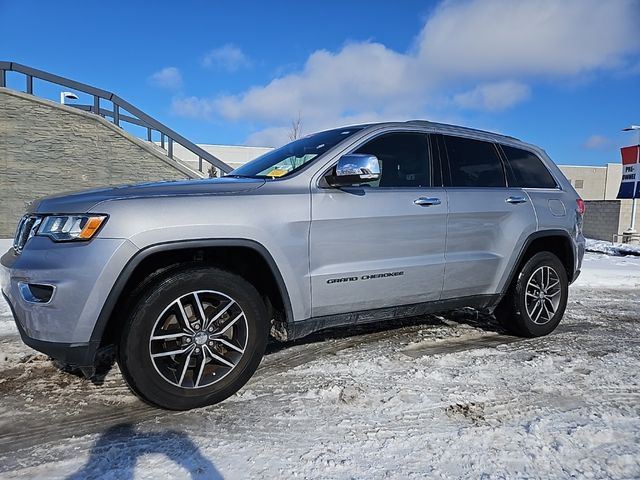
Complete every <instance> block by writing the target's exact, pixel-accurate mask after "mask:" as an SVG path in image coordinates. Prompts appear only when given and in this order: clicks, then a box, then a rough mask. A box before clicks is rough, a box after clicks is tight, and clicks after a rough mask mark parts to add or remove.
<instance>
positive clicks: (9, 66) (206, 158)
mask: <svg viewBox="0 0 640 480" xmlns="http://www.w3.org/2000/svg"><path fill="white" fill-rule="evenodd" d="M6 72H17V73H21V74H23V75H24V76H25V81H26V86H25V91H26V93H28V94H31V95H33V79H34V78H37V79H39V80H44V81H45V82H49V83H53V84H57V85H62V86H64V87H67V88H70V89H73V90H77V91H80V92H83V93H86V94H87V95H92V96H93V105H69V106H73V107H76V108H79V109H81V110H85V111H88V112H92V113H95V114H98V115H100V116H101V117H110V118H111V119H112V120H113V123H114V124H115V125H117V126H120V124H121V123H122V122H127V123H131V124H133V125H138V126H140V127H143V128H146V129H147V138H146V140H147V141H149V142H151V141H152V133H153V132H154V131H157V132H159V133H160V147H161V148H162V149H163V150H164V151H165V153H166V155H167V156H168V157H169V158H170V159H172V160H175V159H174V155H173V144H174V143H177V144H179V145H182V146H183V147H184V148H186V149H187V150H189V151H190V152H192V153H193V154H195V155H196V156H197V157H198V170H200V172H202V173H207V172H206V171H205V170H203V162H207V163H208V164H210V165H211V166H213V167H215V168H216V169H218V170H220V171H222V172H224V173H229V172H230V171H231V170H233V168H232V167H230V166H229V165H227V164H226V163H224V162H223V161H222V160H220V159H219V158H218V157H216V156H215V155H212V154H211V153H209V152H207V151H206V150H204V149H203V148H201V147H199V146H198V145H196V144H195V143H193V142H191V141H190V140H187V139H186V138H185V137H183V136H182V135H180V134H179V133H177V132H175V131H174V130H172V129H170V128H169V127H167V126H166V125H164V124H162V123H160V122H159V121H157V120H156V119H154V118H152V117H150V116H149V115H147V114H146V113H144V112H143V111H142V110H140V109H139V108H137V107H135V106H133V105H131V104H130V103H129V102H127V101H126V100H123V99H122V98H120V97H119V96H118V95H116V94H114V93H112V92H108V91H106V90H102V89H100V88H96V87H92V86H91V85H87V84H85V83H81V82H76V81H75V80H70V79H68V78H65V77H61V76H59V75H54V74H52V73H48V72H45V71H43V70H38V69H36V68H31V67H27V66H25V65H21V64H19V63H15V62H4V61H0V87H6V84H7V76H6V75H7V73H6ZM100 100H106V101H109V102H111V104H112V106H113V107H112V109H111V110H109V109H106V108H103V107H102V106H101V105H100ZM120 109H122V110H125V111H126V112H128V113H130V114H131V115H133V116H130V115H126V114H122V113H121V112H120ZM165 140H166V141H165ZM165 144H166V147H165ZM207 170H208V168H207Z"/></svg>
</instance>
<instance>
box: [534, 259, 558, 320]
mask: <svg viewBox="0 0 640 480" xmlns="http://www.w3.org/2000/svg"><path fill="white" fill-rule="evenodd" d="M561 293H562V288H561V285H560V277H559V275H558V272H556V271H555V270H554V269H553V268H552V267H549V266H547V265H545V266H542V267H539V268H537V269H536V270H535V271H534V272H533V273H532V274H531V277H529V281H528V282H527V287H526V289H525V306H526V308H527V314H528V315H529V318H530V319H531V321H532V322H533V323H535V324H537V325H544V324H546V323H548V322H550V321H551V319H552V318H553V316H554V315H555V313H556V311H557V310H558V307H559V305H560V300H561V298H560V297H561Z"/></svg>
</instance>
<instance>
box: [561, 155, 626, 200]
mask: <svg viewBox="0 0 640 480" xmlns="http://www.w3.org/2000/svg"><path fill="white" fill-rule="evenodd" d="M559 167H560V170H562V173H564V176H565V177H567V178H568V179H569V180H570V181H571V185H573V188H575V189H576V192H578V193H579V194H580V196H581V197H582V199H583V200H615V199H616V195H618V189H619V188H620V180H621V179H622V164H621V163H607V164H606V165H605V166H601V167H592V166H586V165H559Z"/></svg>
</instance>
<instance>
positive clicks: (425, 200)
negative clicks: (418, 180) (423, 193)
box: [413, 197, 442, 207]
mask: <svg viewBox="0 0 640 480" xmlns="http://www.w3.org/2000/svg"><path fill="white" fill-rule="evenodd" d="M413 203H415V204H416V205H419V206H420V207H430V206H432V205H440V204H441V203H442V202H441V201H440V199H439V198H433V197H420V198H416V199H415V200H414V201H413Z"/></svg>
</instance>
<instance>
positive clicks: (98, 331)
mask: <svg viewBox="0 0 640 480" xmlns="http://www.w3.org/2000/svg"><path fill="white" fill-rule="evenodd" d="M211 247H245V248H250V249H252V250H254V251H255V252H256V253H258V254H259V255H260V256H261V257H262V258H263V259H264V260H265V261H266V262H267V265H268V267H269V269H270V270H271V273H272V274H273V277H274V278H275V280H276V283H277V287H278V291H279V293H280V295H281V297H282V302H283V305H284V309H285V319H286V321H287V322H291V321H292V320H293V309H292V308H291V299H290V297H289V292H288V290H287V286H286V284H285V282H284V279H283V277H282V274H281V273H280V269H279V268H278V266H277V264H276V262H275V260H274V259H273V257H272V256H271V253H269V250H267V248H266V247H265V246H264V245H262V244H261V243H258V242H256V241H254V240H248V239H240V238H231V239H226V238H224V239H219V238H214V239H197V240H178V241H172V242H163V243H157V244H154V245H150V246H148V247H145V248H143V249H142V250H140V251H138V252H137V253H136V254H135V255H134V256H133V257H131V258H130V259H129V261H128V262H127V264H126V265H125V267H124V268H123V269H122V271H121V272H120V275H118V278H117V280H116V282H115V283H114V284H113V287H112V288H111V291H110V292H109V295H108V296H107V299H106V301H105V303H104V305H103V306H102V310H101V311H100V315H98V319H97V321H96V324H95V326H94V327H93V332H92V334H91V341H90V343H91V344H92V345H96V349H97V346H98V345H99V344H100V343H101V341H102V338H103V336H104V333H105V331H106V327H107V325H108V323H109V319H110V317H111V314H112V313H113V311H114V309H115V307H116V304H117V302H118V300H119V298H120V295H121V294H122V291H123V289H124V287H125V285H126V284H127V282H128V281H129V278H131V275H132V274H133V272H134V271H135V269H136V268H137V267H138V265H140V263H141V262H142V261H143V260H145V259H146V258H148V257H149V256H151V255H154V254H156V253H159V252H167V251H172V250H186V249H193V248H211Z"/></svg>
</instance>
